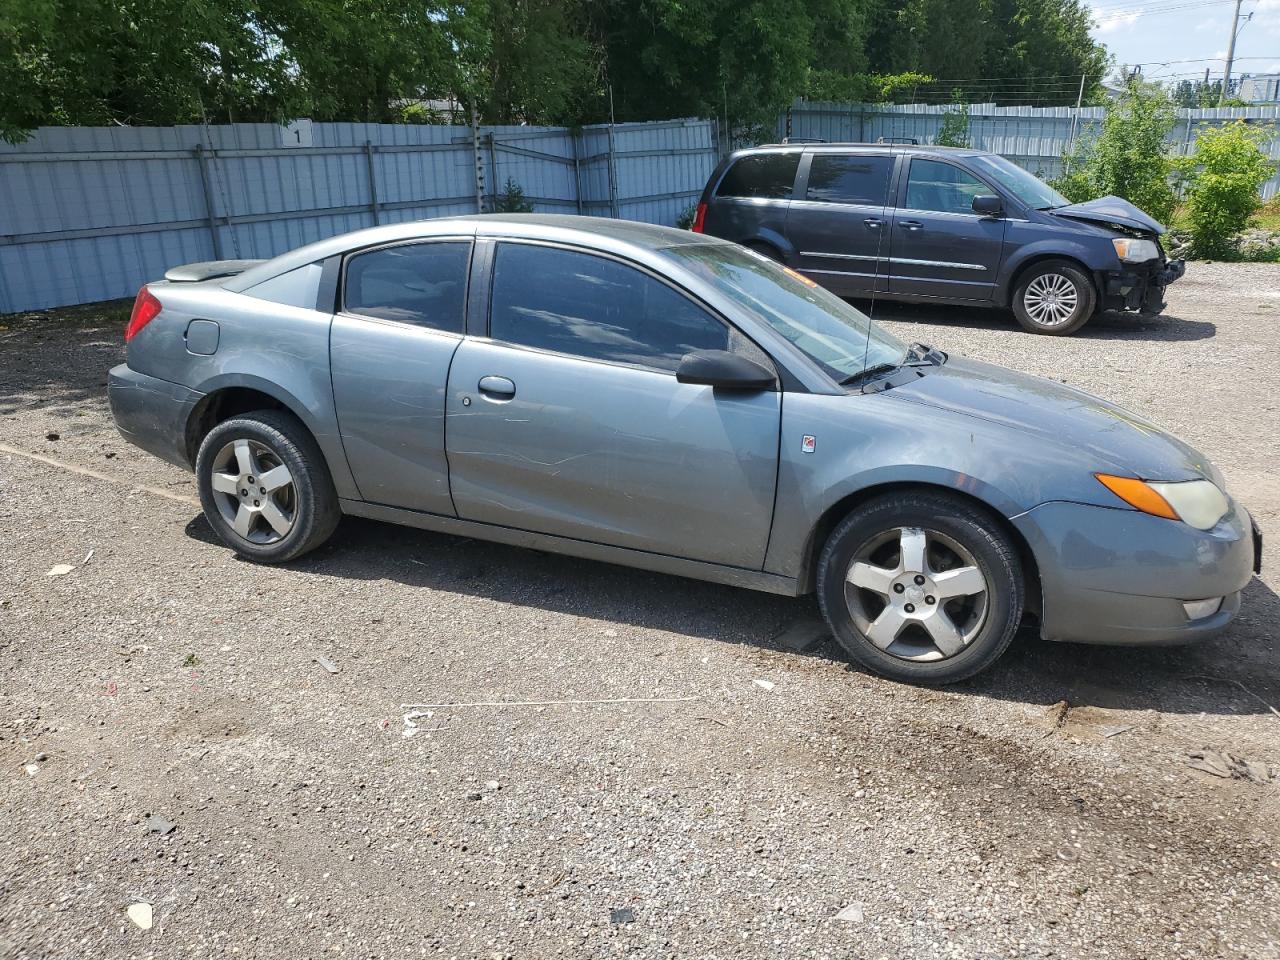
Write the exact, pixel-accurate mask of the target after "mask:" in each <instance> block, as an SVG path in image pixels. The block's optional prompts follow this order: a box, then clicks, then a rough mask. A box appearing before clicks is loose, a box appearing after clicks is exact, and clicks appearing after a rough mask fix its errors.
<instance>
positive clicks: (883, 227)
mask: <svg viewBox="0 0 1280 960" xmlns="http://www.w3.org/2000/svg"><path fill="white" fill-rule="evenodd" d="M895 153H896V151H895ZM890 158H891V160H893V161H896V160H897V157H896V156H895V155H894V154H890ZM896 173H897V164H896V162H894V163H892V164H891V165H890V168H889V176H888V177H886V178H885V185H884V198H883V200H884V203H883V204H882V205H881V207H880V211H881V212H880V218H879V225H878V226H877V228H876V231H877V233H878V234H879V235H878V236H877V237H876V261H875V267H874V269H873V270H872V273H871V306H870V307H869V308H868V309H867V339H866V341H865V342H864V343H863V345H862V372H861V373H860V374H859V379H861V378H862V377H865V376H866V374H867V359H868V357H869V356H870V354H871V324H872V323H873V322H874V321H875V315H876V292H877V291H878V289H879V287H880V251H881V249H882V248H883V246H884V236H885V234H886V233H888V232H889V231H888V229H887V227H888V224H887V222H886V221H885V216H886V215H887V211H888V209H889V191H890V189H891V188H892V186H893V185H894V182H895V181H894V174H896Z"/></svg>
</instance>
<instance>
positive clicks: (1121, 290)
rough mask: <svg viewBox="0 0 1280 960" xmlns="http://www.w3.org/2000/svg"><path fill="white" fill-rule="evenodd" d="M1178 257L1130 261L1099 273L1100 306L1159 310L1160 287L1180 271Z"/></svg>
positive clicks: (1161, 301)
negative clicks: (1138, 262) (1123, 265)
mask: <svg viewBox="0 0 1280 960" xmlns="http://www.w3.org/2000/svg"><path fill="white" fill-rule="evenodd" d="M1186 270H1187V266H1186V263H1185V262H1184V261H1182V260H1169V261H1165V262H1162V261H1160V260H1152V261H1150V262H1149V263H1140V264H1133V265H1132V266H1126V267H1124V268H1123V269H1120V270H1105V271H1103V273H1102V278H1101V279H1102V304H1101V306H1102V309H1104V310H1136V311H1139V312H1141V313H1159V312H1160V311H1161V310H1163V309H1164V307H1165V303H1164V290H1165V287H1167V286H1168V285H1169V284H1171V283H1173V282H1174V281H1175V280H1177V279H1178V278H1179V277H1181V276H1182V275H1183V274H1184V273H1186Z"/></svg>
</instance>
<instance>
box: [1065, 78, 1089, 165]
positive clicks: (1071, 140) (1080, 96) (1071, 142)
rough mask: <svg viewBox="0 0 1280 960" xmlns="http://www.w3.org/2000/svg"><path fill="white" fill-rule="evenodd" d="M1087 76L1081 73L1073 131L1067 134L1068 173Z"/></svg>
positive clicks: (1074, 147)
mask: <svg viewBox="0 0 1280 960" xmlns="http://www.w3.org/2000/svg"><path fill="white" fill-rule="evenodd" d="M1086 76H1088V74H1084V73H1082V74H1080V92H1079V93H1077V94H1076V109H1075V113H1073V114H1071V133H1069V134H1068V135H1067V153H1066V161H1065V163H1064V164H1063V166H1064V167H1065V168H1066V172H1067V173H1070V172H1071V155H1072V154H1073V153H1075V150H1076V127H1077V125H1078V124H1079V122H1080V105H1081V104H1082V103H1084V79H1085V77H1086Z"/></svg>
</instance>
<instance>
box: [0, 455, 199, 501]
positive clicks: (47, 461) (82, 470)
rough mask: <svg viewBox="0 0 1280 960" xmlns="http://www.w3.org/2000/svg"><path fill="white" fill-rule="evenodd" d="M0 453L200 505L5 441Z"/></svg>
mask: <svg viewBox="0 0 1280 960" xmlns="http://www.w3.org/2000/svg"><path fill="white" fill-rule="evenodd" d="M0 453H10V454H13V455H14V456H15V457H23V458H25V459H27V460H34V461H35V462H36V463H44V464H47V465H48V466H51V467H57V468H58V469H59V470H66V471H68V472H69V473H78V474H80V475H81V476H83V477H93V479H95V480H105V481H106V482H107V483H114V484H117V485H119V486H122V487H129V488H130V489H132V490H141V491H142V492H143V493H149V494H151V495H152V496H156V497H164V498H165V499H166V500H173V501H174V502H175V503H185V504H187V505H189V506H193V507H199V506H200V501H199V500H197V499H196V498H195V497H191V496H186V495H185V494H181V493H173V492H172V491H170V490H161V489H160V488H159V487H148V486H145V485H143V484H138V483H127V482H125V481H124V480H121V479H119V478H117V477H109V476H107V475H106V474H105V473H99V472H98V471H97V470H90V469H89V468H88V467H78V466H76V465H75V464H73V463H63V462H62V461H61V460H54V459H53V458H52V457H45V456H41V455H40V454H38V453H28V452H27V451H26V450H19V449H18V448H17V447H11V446H9V445H8V444H7V443H0Z"/></svg>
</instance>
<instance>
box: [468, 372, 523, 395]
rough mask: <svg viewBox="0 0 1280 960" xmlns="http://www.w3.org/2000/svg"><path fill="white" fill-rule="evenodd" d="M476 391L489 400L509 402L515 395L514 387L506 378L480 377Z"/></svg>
mask: <svg viewBox="0 0 1280 960" xmlns="http://www.w3.org/2000/svg"><path fill="white" fill-rule="evenodd" d="M476 389H477V390H479V391H480V393H481V394H482V395H483V396H486V397H488V398H489V399H490V400H510V399H511V398H512V397H514V396H515V395H516V385H515V383H513V382H512V381H511V380H508V379H507V378H506V377H493V376H489V377H481V378H480V382H479V383H478V384H476Z"/></svg>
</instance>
